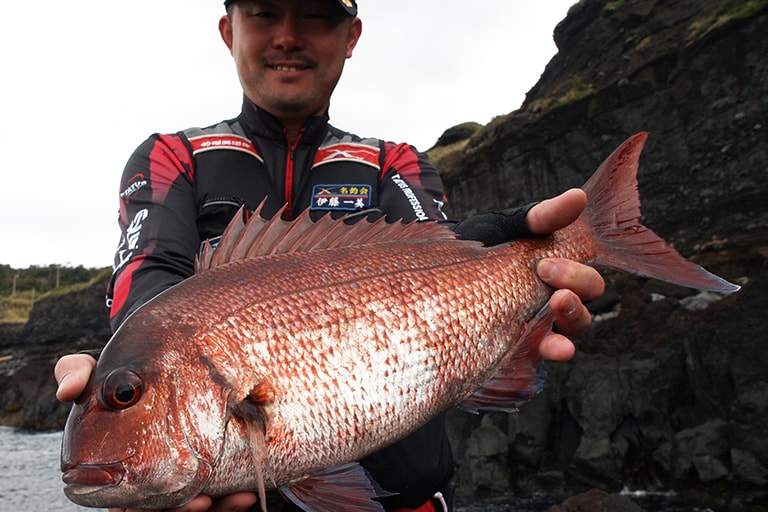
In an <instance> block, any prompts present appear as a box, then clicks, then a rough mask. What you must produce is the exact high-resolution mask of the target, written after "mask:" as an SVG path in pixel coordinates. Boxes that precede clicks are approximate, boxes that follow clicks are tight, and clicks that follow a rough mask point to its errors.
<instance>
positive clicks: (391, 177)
mask: <svg viewBox="0 0 768 512" xmlns="http://www.w3.org/2000/svg"><path fill="white" fill-rule="evenodd" d="M382 155H383V156H382V165H381V189H380V193H379V203H380V208H381V210H382V211H383V212H385V213H386V215H387V218H388V219H389V220H390V221H395V220H399V219H402V220H403V221H406V222H409V221H413V220H417V221H425V220H445V219H446V216H445V214H444V213H443V209H442V208H443V205H444V204H445V195H444V192H443V182H442V180H441V179H440V175H439V174H438V172H437V169H435V167H434V166H433V165H432V163H431V162H430V161H429V158H428V157H427V155H426V154H425V153H420V152H418V151H417V150H416V149H415V148H414V147H413V146H410V145H408V144H393V143H386V144H384V151H383V152H382Z"/></svg>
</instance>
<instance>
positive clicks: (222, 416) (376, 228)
mask: <svg viewBox="0 0 768 512" xmlns="http://www.w3.org/2000/svg"><path fill="white" fill-rule="evenodd" d="M645 138H646V135H645V134H638V135H636V136H634V137H632V138H630V139H629V140H628V141H627V142H625V143H624V144H623V145H622V146H621V147H619V148H618V149H617V150H616V151H615V152H614V153H613V154H612V155H611V156H610V157H609V158H608V159H607V160H606V161H605V162H604V163H603V165H601V167H600V168H599V169H598V171H597V172H596V173H595V175H594V176H593V177H592V178H591V179H590V180H589V181H588V182H587V184H586V185H585V186H584V190H585V191H586V192H587V195H588V198H589V206H588V207H587V210H585V212H584V214H583V215H582V217H581V218H580V219H579V220H578V221H577V222H575V223H574V224H572V225H571V226H569V227H568V228H566V229H564V230H562V231H558V232H556V233H555V234H554V235H552V236H546V237H538V238H532V239H526V240H522V241H519V242H514V243H510V244H503V245H501V246H497V247H492V248H486V247H483V246H482V245H480V244H479V243H477V242H469V241H460V240H455V239H454V237H453V234H452V232H450V230H448V229H446V228H444V227H442V226H440V225H438V224H436V223H422V224H412V225H403V224H394V225H392V224H386V223H385V222H383V221H379V222H376V223H372V224H371V223H366V222H358V223H357V224H355V225H352V226H349V225H347V224H345V223H343V222H334V221H331V220H330V219H329V218H324V219H323V220H321V221H319V222H318V223H316V224H312V223H311V222H310V221H309V220H308V218H307V217H306V216H302V217H301V218H300V219H298V220H297V221H294V222H290V223H289V222H286V221H282V220H279V219H275V220H271V221H265V220H264V219H261V218H260V217H259V216H258V215H256V216H254V217H253V218H252V219H251V221H249V223H248V224H247V225H246V226H243V225H242V222H239V221H233V223H232V224H231V225H230V227H229V228H228V230H227V233H226V234H225V236H224V237H223V238H222V241H221V243H220V245H219V247H218V248H217V249H216V251H211V250H208V251H206V252H205V253H204V254H203V256H202V263H201V265H200V266H201V271H199V272H198V273H197V274H196V275H195V276H194V277H192V278H190V279H188V280H186V281H184V282H182V283H180V284H179V285H177V286H175V287H173V288H171V289H169V290H167V291H166V292H164V293H162V294H160V295H159V296H157V297H156V298H155V299H153V300H152V301H150V302H149V303H147V304H146V305H145V306H143V307H142V308H140V309H139V310H138V311H137V312H136V313H135V314H134V315H132V316H131V317H130V318H129V319H128V320H127V321H126V322H125V324H124V325H123V326H122V327H121V328H120V330H119V331H118V332H117V333H116V334H115V335H114V337H113V338H112V340H110V342H109V343H108V344H107V346H106V347H105V349H104V351H103V353H102V355H101V358H100V359H99V362H98V365H97V367H96V369H95V371H94V373H93V375H92V377H91V381H90V383H89V385H88V388H87V389H86V392H85V393H84V394H83V396H82V397H81V398H80V399H79V400H78V401H77V403H76V404H75V405H74V407H73V409H72V412H71V414H70V417H69V419H68V422H67V427H66V430H65V435H64V442H63V447H62V471H63V472H64V477H63V478H64V481H65V483H66V485H67V486H66V488H65V492H66V493H67V496H68V497H69V498H70V499H71V500H72V501H74V502H76V503H79V504H81V505H85V506H94V507H144V508H167V507H173V506H179V505H181V504H183V503H185V502H187V501H189V500H191V499H192V498H193V497H195V496H197V495H198V494H208V495H212V496H217V495H225V494H230V493H232V492H236V491H242V490H251V491H258V492H260V493H261V495H262V496H263V492H264V490H265V489H272V488H277V489H280V490H281V492H283V494H284V495H285V496H286V497H287V498H289V499H291V500H292V501H295V502H296V503H299V504H301V506H303V507H305V508H306V509H307V510H314V511H317V512H332V511H333V512H336V511H338V510H359V511H380V510H382V508H381V505H380V504H379V503H378V502H377V501H375V500H374V499H373V498H375V497H376V496H377V495H380V494H382V490H381V489H379V488H378V487H377V486H376V484H375V482H371V481H370V480H369V478H368V476H367V475H366V473H365V472H364V471H363V470H362V469H361V467H360V466H359V465H358V464H356V463H354V461H356V460H360V459H361V458H364V457H365V456H366V455H369V454H371V453H373V452H375V451H377V450H378V449H380V448H382V447H383V446H386V445H388V444H391V443H392V442H394V441H396V440H398V439H400V438H402V437H404V436H406V435H407V434H409V433H411V432H413V431H414V430H416V429H418V428H419V427H420V426H422V425H424V424H425V423H426V422H427V421H429V420H430V419H431V418H432V417H434V416H435V415H436V414H438V413H439V412H442V411H444V410H446V409H448V408H450V407H452V406H455V405H459V404H461V405H463V406H464V407H465V408H467V409H469V410H472V411H476V410H481V409H483V410H484V409H496V410H511V409H513V408H514V407H515V404H517V403H519V402H520V401H522V400H525V399H527V398H530V397H531V396H532V395H533V394H535V393H536V392H537V391H538V390H539V389H540V387H541V380H542V374H541V372H540V358H539V355H538V343H539V341H540V340H541V339H542V337H543V336H544V335H545V334H546V333H547V332H548V329H549V326H550V324H551V317H550V314H549V310H548V307H547V306H546V305H547V302H548V299H549V296H550V295H551V293H552V290H551V289H550V288H548V287H547V286H545V285H544V284H543V283H542V282H541V281H540V280H539V279H538V277H537V276H536V273H535V266H536V263H537V262H538V261H539V260H541V259H542V258H544V257H550V256H554V257H565V258H570V259H574V260H579V261H584V262H590V263H595V264H599V265H604V266H607V267H612V268H619V269H622V270H627V271H630V272H633V273H637V274H641V275H645V276H649V277H654V278H658V279H663V280H665V281H669V282H673V283H677V284H681V285H684V286H690V287H694V288H700V289H707V290H713V291H719V292H730V291H735V290H737V289H738V287H737V286H735V285H732V284H730V283H728V282H726V281H724V280H722V279H721V278H719V277H717V276H714V275H713V274H710V273H709V272H707V271H706V270H704V269H702V268H701V267H698V266H696V265H693V264H691V263H689V262H687V261H686V260H685V259H683V258H682V256H680V255H679V254H677V253H676V252H675V251H674V250H672V249H670V248H669V247H668V246H667V245H666V244H665V243H664V242H663V241H662V240H661V239H659V238H658V237H657V236H656V235H654V234H653V233H652V232H651V231H650V230H648V229H647V228H645V227H643V226H641V225H640V224H639V223H638V220H637V219H638V218H639V215H640V213H639V201H638V199H637V189H636V172H637V164H638V158H639V154H640V151H641V149H642V146H643V143H644V141H645ZM384 491H385V490H384Z"/></svg>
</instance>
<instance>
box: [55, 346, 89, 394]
mask: <svg viewBox="0 0 768 512" xmlns="http://www.w3.org/2000/svg"><path fill="white" fill-rule="evenodd" d="M95 366H96V360H95V359H94V358H92V357H91V356H89V355H87V354H69V355H66V356H64V357H62V358H61V359H59V360H58V361H57V362H56V367H55V368H54V369H53V374H54V376H55V377H56V382H58V384H59V388H58V390H57V391H56V398H57V399H58V400H59V401H61V402H73V401H75V400H76V399H77V397H79V396H80V395H81V394H82V392H83V390H85V386H86V385H87V384H88V379H89V378H90V376H91V372H92V371H93V368H94V367H95Z"/></svg>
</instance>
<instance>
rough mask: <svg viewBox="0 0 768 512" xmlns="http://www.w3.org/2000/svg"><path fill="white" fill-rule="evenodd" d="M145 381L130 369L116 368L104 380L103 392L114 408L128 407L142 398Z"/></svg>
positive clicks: (105, 398)
mask: <svg viewBox="0 0 768 512" xmlns="http://www.w3.org/2000/svg"><path fill="white" fill-rule="evenodd" d="M143 391H144V381H142V380H141V377H139V376H138V375H136V374H135V373H134V372H132V371H130V370H123V369H121V370H115V371H113V372H112V373H110V374H109V376H108V377H107V378H106V380H104V385H103V386H102V389H101V393H102V397H103V399H104V402H105V403H106V404H107V405H108V406H109V407H112V408H113V409H127V408H129V407H131V406H132V405H134V404H135V403H136V402H138V401H139V399H140V398H141V395H142V392H143Z"/></svg>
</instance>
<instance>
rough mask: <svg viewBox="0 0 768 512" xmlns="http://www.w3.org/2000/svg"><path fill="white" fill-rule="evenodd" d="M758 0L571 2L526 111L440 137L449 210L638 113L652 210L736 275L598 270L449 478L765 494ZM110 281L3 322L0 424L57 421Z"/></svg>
mask: <svg viewBox="0 0 768 512" xmlns="http://www.w3.org/2000/svg"><path fill="white" fill-rule="evenodd" d="M766 4H767V2H766V0H761V1H733V0H731V1H725V0H698V1H691V0H681V1H676V2H662V1H652V0H619V1H612V2H607V1H605V0H586V1H581V2H579V3H578V4H576V5H574V6H573V7H572V8H571V11H570V13H569V15H568V17H567V18H566V19H565V20H563V21H562V22H561V23H560V24H559V25H558V26H557V28H556V29H555V40H556V42H557V45H558V48H559V53H558V54H557V55H556V56H555V57H554V58H553V59H552V61H551V62H550V64H549V65H548V66H547V68H546V70H545V72H544V74H543V75H542V77H541V80H540V81H539V82H538V83H537V84H536V85H535V86H534V87H533V88H532V89H531V91H530V92H529V94H528V96H527V99H526V101H525V103H524V105H523V106H522V108H521V109H520V110H518V111H516V112H513V113H511V114H508V115H504V116H500V117H499V118H497V119H496V120H494V121H493V122H492V123H491V124H489V125H488V126H486V127H483V128H481V129H479V130H478V129H477V127H476V126H473V125H469V124H468V125H463V126H462V127H461V129H457V130H451V131H450V132H449V134H447V135H450V136H446V137H445V138H443V139H442V143H441V144H444V145H445V147H442V148H440V150H441V152H440V154H439V156H437V158H438V160H439V162H438V163H439V166H440V167H441V170H442V171H443V172H444V180H445V183H446V187H447V191H448V196H449V199H450V203H449V204H450V208H451V213H452V214H453V215H454V216H456V217H460V216H464V215H467V214H471V213H474V212H476V211H481V210H489V209H495V208H502V207H507V206H513V205H517V204H522V203H526V202H529V201H531V200H535V199H542V198H545V197H548V196H552V195H554V194H556V193H559V192H561V191H562V190H564V189H566V188H568V187H573V186H579V185H580V184H581V183H583V182H584V181H585V180H586V178H587V177H588V176H589V175H590V174H591V173H592V171H593V170H594V169H595V168H596V167H597V165H598V164H599V163H600V161H601V160H602V159H603V158H604V157H605V156H607V155H608V154H609V153H610V152H611V151H612V150H613V149H614V148H615V147H616V146H617V145H618V144H619V143H620V142H621V141H622V140H624V139H625V138H626V137H627V136H629V135H631V134H633V133H635V132H638V131H649V132H650V133H651V137H650V139H649V142H648V144H647V145H646V150H645V153H644V155H643V159H642V162H641V169H640V174H639V181H640V192H641V195H642V197H643V198H644V202H643V213H644V219H643V221H644V223H646V224H647V225H648V226H650V227H652V228H653V229H654V230H655V231H656V232H658V233H659V234H660V235H662V236H663V237H664V238H666V239H667V240H670V241H672V242H673V244H674V245H675V246H676V247H677V248H678V249H679V250H680V251H681V252H682V253H683V254H685V255H686V256H689V257H691V258H692V259H694V260H695V261H697V262H699V263H701V264H703V265H705V266H707V267H708V268H710V269H711V270H713V271H715V272H717V273H719V274H721V275H723V276H725V277H726V278H728V279H730V280H733V281H738V282H739V283H741V284H742V285H743V289H742V291H740V292H738V293H736V294H733V295H731V296H727V297H721V296H713V295H710V294H697V293H696V292H692V291H688V290H682V289H679V288H676V287H672V286H666V285H660V284H657V283H653V282H647V281H645V280H641V279H635V278H630V277H626V276H619V275H614V274H607V278H608V281H609V289H608V292H607V293H606V297H605V298H603V299H601V300H600V301H596V302H595V303H594V304H593V305H592V307H593V310H594V312H595V314H596V321H595V323H594V325H593V328H592V329H591V331H590V333H589V334H588V335H586V336H584V337H583V338H582V339H580V340H578V346H579V350H578V354H577V356H576V357H575V358H574V360H573V361H572V362H570V363H567V364H551V365H549V367H548V371H549V377H548V380H547V385H546V388H545V390H544V392H543V393H542V394H540V395H539V396H538V397H536V398H535V399H534V400H533V401H531V402H529V403H527V404H525V405H523V406H522V408H521V412H520V413H519V414H512V415H507V414H488V415H483V416H473V415H468V414H465V413H462V412H459V411H452V412H451V413H450V430H451V436H452V441H453V445H454V447H455V451H456V456H457V460H458V462H459V466H458V470H457V480H458V483H459V487H460V489H459V490H460V492H462V493H465V494H474V495H477V494H482V493H507V492H515V493H518V494H542V493H544V494H548V495H550V496H553V497H557V498H565V497H567V496H570V495H572V494H574V493H577V492H579V491H582V490H585V489H588V488H594V487H597V488H601V489H604V490H607V491H617V490H619V489H620V488H622V487H623V486H628V487H630V488H637V489H656V490H673V491H675V492H677V493H678V494H679V495H680V496H681V499H683V500H684V501H686V502H688V503H694V502H695V503H701V504H705V505H707V506H709V507H710V508H712V509H714V510H733V511H757V510H768V508H767V507H766V505H765V504H766V503H768V350H766V348H765V347H764V344H765V342H766V341H768V316H767V315H766V311H768V299H767V298H766V297H768V273H767V272H766V257H768V245H767V243H766V242H768V208H767V207H766V201H765V196H766V195H765V193H766V187H768V179H766V178H768V131H767V128H766V121H768V119H766V118H767V117H768V116H767V114H766V113H767V112H768V59H766V57H765V56H766V55H768V47H767V46H768V45H767V44H766V43H767V42H768V8H767V7H766ZM514 51H515V49H510V53H511V54H514ZM512 65H513V63H512ZM462 134H463V135H462ZM472 134H473V135H472ZM467 136H471V138H469V139H466V138H465V137H467ZM463 137H464V138H465V139H464V140H462V141H460V142H457V138H459V139H461V138H463ZM457 148H459V149H457ZM435 155H438V153H437V152H435ZM104 287H105V283H104V282H99V283H95V284H94V285H93V286H91V287H90V288H88V289H86V290H83V291H81V292H78V293H76V294H71V295H68V296H64V297H58V298H49V299H45V300H41V301H39V302H38V304H37V305H36V306H35V308H34V310H33V312H32V315H31V318H30V321H29V323H28V324H27V325H26V326H24V327H23V328H19V327H15V328H10V329H8V330H5V331H2V332H0V423H2V424H12V425H18V426H25V427H31V428H60V427H61V426H62V425H63V422H64V419H65V418H66V414H67V412H68V407H67V406H63V405H60V404H57V402H56V401H55V399H54V398H53V392H54V389H55V387H54V382H53V377H52V367H53V363H54V361H55V360H56V358H57V357H59V356H60V355H62V354H64V353H68V352H71V351H73V350H77V349H82V348H90V347H93V346H100V345H103V343H104V342H105V341H106V339H107V337H108V328H107V320H106V312H105V311H104V308H103V294H104ZM574 507H575V508H572V509H574V510H576V509H578V510H586V509H589V507H587V508H579V507H580V505H579V506H576V505H574ZM566 509H569V510H570V509H571V508H565V504H564V508H563V510H566ZM593 509H594V510H597V509H596V508H593ZM609 509H610V508H609Z"/></svg>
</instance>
